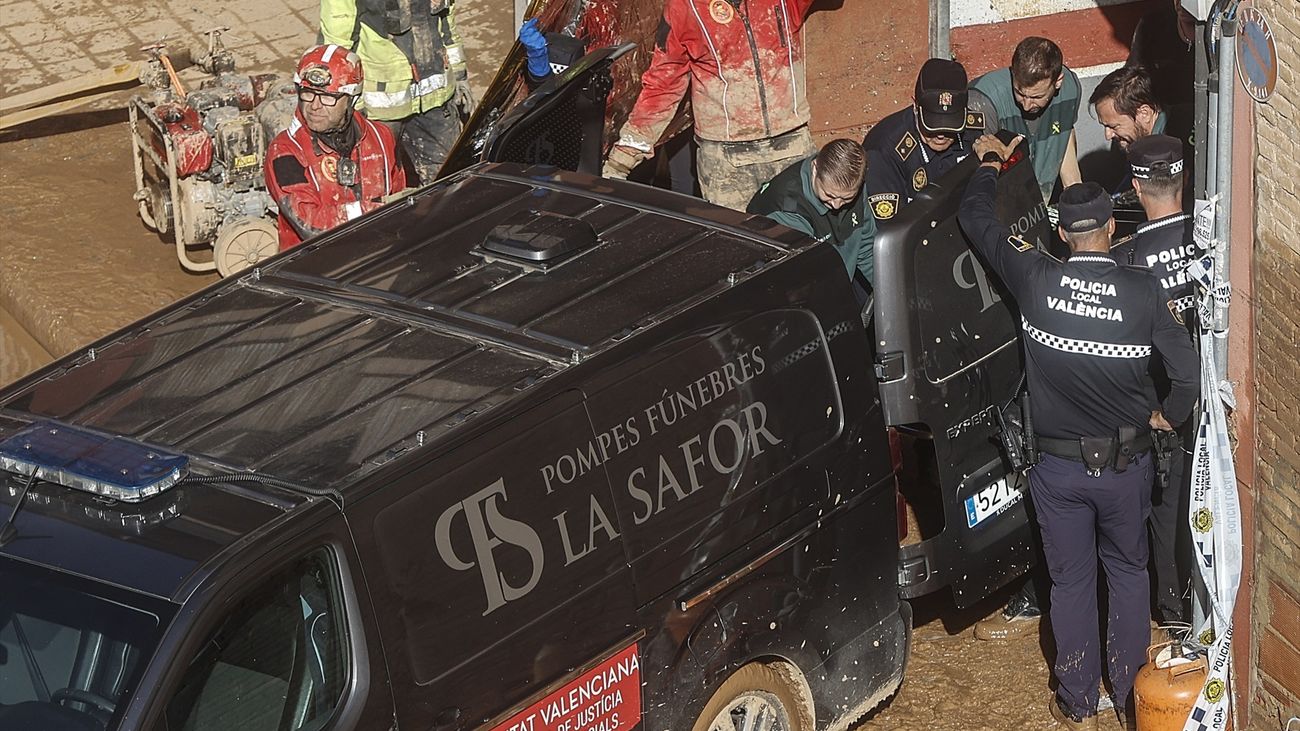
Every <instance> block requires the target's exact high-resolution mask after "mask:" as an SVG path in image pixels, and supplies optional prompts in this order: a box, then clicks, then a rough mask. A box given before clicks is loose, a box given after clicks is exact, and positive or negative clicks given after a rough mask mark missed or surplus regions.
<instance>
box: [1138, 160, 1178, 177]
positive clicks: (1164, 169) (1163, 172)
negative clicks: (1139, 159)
mask: <svg viewBox="0 0 1300 731" xmlns="http://www.w3.org/2000/svg"><path fill="white" fill-rule="evenodd" d="M1130 167H1132V168H1133V177H1135V178H1137V179H1138V180H1150V179H1152V178H1154V177H1156V176H1157V175H1159V176H1161V177H1170V178H1172V177H1173V176H1175V175H1177V174H1179V173H1181V172H1182V171H1183V161H1182V160H1175V161H1173V162H1171V163H1162V162H1159V163H1155V164H1153V165H1131V166H1130Z"/></svg>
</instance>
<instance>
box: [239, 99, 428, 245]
mask: <svg viewBox="0 0 1300 731" xmlns="http://www.w3.org/2000/svg"><path fill="white" fill-rule="evenodd" d="M352 118H353V120H354V123H355V124H357V125H358V126H359V130H358V136H357V142H356V144H355V145H353V147H352V152H351V154H350V155H349V156H348V159H350V160H351V161H352V162H353V163H354V165H355V166H356V176H355V177H356V182H355V183H354V184H353V185H341V184H340V183H339V180H338V169H339V154H338V153H337V152H335V151H334V150H331V149H330V148H329V147H327V146H326V145H325V144H324V143H323V142H321V141H319V140H318V139H317V138H315V137H313V136H312V134H311V131H310V130H308V129H307V124H306V122H304V121H303V119H302V113H301V112H294V115H293V121H292V122H290V123H289V129H287V130H284V131H283V132H281V133H280V134H278V135H276V136H275V139H274V140H271V144H270V146H269V147H268V148H267V150H266V167H265V169H264V170H263V173H264V175H265V177H266V187H267V190H268V191H269V192H270V193H271V199H272V200H274V201H275V204H276V205H277V206H278V207H279V209H280V216H279V220H280V251H284V250H285V249H291V248H293V247H295V246H297V245H298V244H300V243H302V240H303V239H304V238H308V237H311V236H314V235H316V234H318V233H321V232H322V231H328V230H330V229H332V228H334V227H335V226H338V225H340V224H343V223H345V222H347V221H350V220H352V219H354V218H356V217H358V216H360V215H361V214H363V213H369V212H370V211H373V210H375V209H376V208H379V207H380V206H381V205H383V198H384V196H387V195H391V194H393V193H396V192H398V191H401V190H404V189H405V188H406V173H405V171H403V170H402V166H401V164H400V163H399V162H398V160H397V145H396V142H395V140H394V139H393V133H392V132H391V131H389V129H388V128H387V127H385V126H384V125H382V124H376V123H375V122H372V121H370V120H369V119H366V117H365V116H364V115H361V114H353V115H352Z"/></svg>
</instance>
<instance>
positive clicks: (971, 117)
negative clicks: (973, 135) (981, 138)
mask: <svg viewBox="0 0 1300 731" xmlns="http://www.w3.org/2000/svg"><path fill="white" fill-rule="evenodd" d="M966 126H967V127H971V128H972V129H984V113H983V112H975V111H971V110H969V109H968V110H966Z"/></svg>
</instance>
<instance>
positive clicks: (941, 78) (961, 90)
mask: <svg viewBox="0 0 1300 731" xmlns="http://www.w3.org/2000/svg"><path fill="white" fill-rule="evenodd" d="M966 82H967V79H966V67H964V66H962V65H961V64H959V63H957V62H956V61H950V60H948V59H944V58H932V59H930V60H929V61H926V62H925V64H924V65H923V66H921V73H919V74H917V77H916V106H917V108H918V109H920V115H919V116H920V122H921V129H923V130H925V131H926V132H953V133H956V132H961V131H962V130H964V129H966V96H967V95H966Z"/></svg>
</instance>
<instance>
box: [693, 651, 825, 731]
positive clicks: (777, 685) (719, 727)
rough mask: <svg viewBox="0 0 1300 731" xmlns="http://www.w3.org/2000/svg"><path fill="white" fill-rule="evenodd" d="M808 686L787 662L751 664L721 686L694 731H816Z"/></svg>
mask: <svg viewBox="0 0 1300 731" xmlns="http://www.w3.org/2000/svg"><path fill="white" fill-rule="evenodd" d="M805 688H806V686H805V685H804V684H803V682H802V680H801V679H800V678H799V677H798V672H797V671H796V670H795V669H794V668H792V667H791V666H789V665H787V664H785V663H780V662H773V663H750V664H749V665H746V666H744V667H742V668H741V669H739V670H737V671H736V672H735V673H734V674H733V675H732V676H731V677H730V678H727V681H726V682H725V683H723V684H722V687H720V688H718V690H717V692H716V693H714V694H713V697H712V698H710V699H709V702H708V703H707V704H706V705H705V706H704V711H703V712H701V713H700V716H699V719H698V720H697V721H696V722H695V725H694V726H693V727H692V731H813V715H812V701H811V699H809V698H808V697H807V693H806V690H805Z"/></svg>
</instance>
